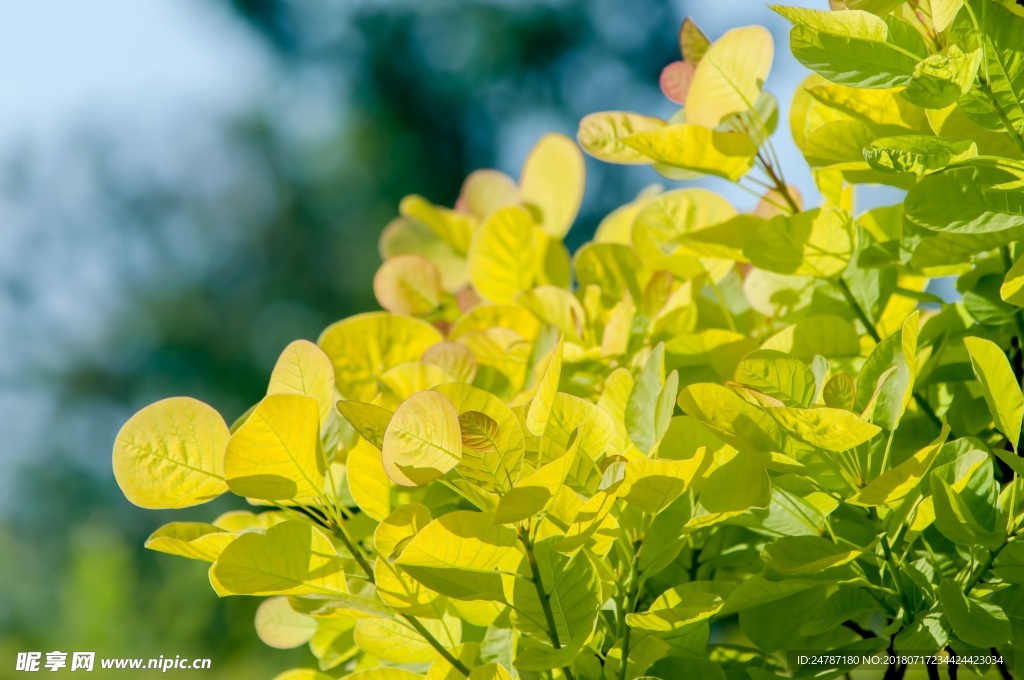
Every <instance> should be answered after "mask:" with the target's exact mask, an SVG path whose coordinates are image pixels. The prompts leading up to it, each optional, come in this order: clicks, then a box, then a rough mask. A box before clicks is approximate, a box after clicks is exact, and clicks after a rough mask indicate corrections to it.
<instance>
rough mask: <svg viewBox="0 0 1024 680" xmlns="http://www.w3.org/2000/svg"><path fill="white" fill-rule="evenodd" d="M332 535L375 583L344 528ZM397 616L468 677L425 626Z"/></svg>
mask: <svg viewBox="0 0 1024 680" xmlns="http://www.w3.org/2000/svg"><path fill="white" fill-rule="evenodd" d="M334 535H335V536H337V537H338V538H339V539H341V542H342V543H343V544H344V545H345V547H346V548H347V549H348V551H349V552H350V553H352V557H354V558H355V560H356V562H357V563H358V564H359V567H360V569H362V570H363V572H364V573H365V574H366V578H367V580H369V581H370V583H375V582H376V581H375V579H374V576H373V567H371V566H370V562H369V561H368V560H367V559H366V556H365V555H363V551H362V550H361V549H360V548H359V547H358V546H356V544H355V541H353V540H352V537H351V536H349V534H348V531H347V530H346V529H345V527H344V526H342V525H341V524H336V525H335V527H334ZM399 614H400V616H401V617H402V618H403V619H405V620H406V621H407V622H408V623H409V625H410V626H412V628H413V630H415V631H416V632H417V633H419V634H420V637H422V638H423V639H424V640H425V641H426V642H427V644H428V645H430V646H431V647H433V648H434V650H435V651H436V652H437V653H438V654H440V655H441V657H442V658H443V659H444V660H445V661H447V662H448V663H449V664H451V666H452V668H454V669H455V670H457V671H458V672H459V673H462V675H463V676H465V677H467V678H468V677H469V674H470V670H469V667H468V666H466V664H464V663H462V662H461V661H460V660H459V659H457V658H456V657H455V656H454V655H452V653H451V652H449V651H448V649H447V648H446V647H445V646H444V645H442V644H441V641H440V640H438V639H437V638H436V637H434V635H433V633H431V632H430V631H429V630H427V628H426V626H424V625H423V624H422V623H421V622H420V620H419V619H417V618H416V617H415V616H413V615H411V614H406V613H404V612H399Z"/></svg>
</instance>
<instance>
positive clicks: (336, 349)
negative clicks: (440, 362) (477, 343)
mask: <svg viewBox="0 0 1024 680" xmlns="http://www.w3.org/2000/svg"><path fill="white" fill-rule="evenodd" d="M441 340H443V338H442V337H441V334H440V333H439V332H438V331H437V329H436V328H434V327H433V326H431V325H430V324H428V323H426V322H425V321H420V320H419V319H412V318H410V317H407V316H398V315H397V314H389V313H387V312H371V313H368V314H357V315H356V316H352V317H349V318H347V319H345V320H344V321H339V322H337V323H335V324H332V325H330V326H328V327H327V328H326V329H325V330H324V332H323V333H321V334H320V339H319V340H318V341H317V344H318V345H320V349H322V350H323V351H324V352H325V353H326V354H327V356H328V357H330V359H331V363H332V364H333V365H334V377H335V381H336V382H337V385H338V391H339V392H341V396H342V397H344V398H345V399H354V400H355V401H363V402H370V401H373V398H374V397H376V396H377V393H378V392H379V391H380V390H379V388H378V385H377V378H378V376H380V375H381V374H383V373H384V372H385V371H387V370H388V369H389V368H393V367H395V366H397V365H399V364H404V363H406V362H409V361H418V360H419V358H420V357H421V356H423V353H424V352H425V351H427V348H429V347H430V346H431V345H436V344H437V343H439V342H441Z"/></svg>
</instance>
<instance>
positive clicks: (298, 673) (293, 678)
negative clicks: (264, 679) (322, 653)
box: [274, 668, 397, 680]
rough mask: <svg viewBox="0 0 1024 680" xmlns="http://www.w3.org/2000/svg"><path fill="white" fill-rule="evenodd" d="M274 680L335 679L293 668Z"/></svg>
mask: <svg viewBox="0 0 1024 680" xmlns="http://www.w3.org/2000/svg"><path fill="white" fill-rule="evenodd" d="M349 677H352V676H349ZM274 680H334V678H332V677H331V676H329V675H327V674H326V673H321V672H320V671H317V670H313V669H312V668H293V669H291V670H287V671H284V672H283V673H278V674H277V675H275V676H274ZM378 680H383V679H378ZM396 680H397V679H396Z"/></svg>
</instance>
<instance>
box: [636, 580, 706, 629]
mask: <svg viewBox="0 0 1024 680" xmlns="http://www.w3.org/2000/svg"><path fill="white" fill-rule="evenodd" d="M694 585H697V584H694V583H686V584H683V585H681V586H677V587H676V588H672V589H670V590H667V591H665V592H664V593H662V594H661V595H660V596H658V599H656V600H655V601H654V602H653V603H652V604H651V606H650V608H649V609H648V610H647V611H646V612H642V613H638V614H635V613H629V614H626V625H627V626H629V627H630V628H637V629H640V630H651V631H655V632H659V633H667V632H670V631H675V630H679V629H680V628H685V627H686V626H689V625H692V624H694V623H699V622H701V621H707V620H708V619H710V618H711V617H712V616H714V615H715V614H717V613H718V612H719V611H720V610H721V609H722V605H724V604H725V602H724V601H723V600H722V598H721V597H719V596H718V595H716V594H715V593H709V592H700V591H695V589H694V588H692V587H691V586H694Z"/></svg>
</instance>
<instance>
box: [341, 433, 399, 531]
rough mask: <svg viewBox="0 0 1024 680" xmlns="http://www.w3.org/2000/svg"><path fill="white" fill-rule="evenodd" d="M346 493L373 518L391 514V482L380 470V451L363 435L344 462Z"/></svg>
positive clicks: (382, 517)
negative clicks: (347, 491) (363, 437)
mask: <svg viewBox="0 0 1024 680" xmlns="http://www.w3.org/2000/svg"><path fill="white" fill-rule="evenodd" d="M345 466H346V475H345V479H346V480H347V481H348V490H349V494H350V495H351V496H352V499H353V500H355V502H356V504H357V505H358V506H359V507H360V509H362V511H363V512H365V513H366V514H367V515H369V516H370V517H372V518H373V519H375V520H377V521H378V522H381V521H383V520H384V518H385V517H387V516H388V515H389V514H391V489H392V486H393V483H392V482H391V479H390V478H389V477H388V475H387V473H386V472H384V465H383V463H382V462H381V453H380V451H378V450H376V449H375V448H373V445H372V444H370V443H369V442H367V441H366V440H365V439H361V440H359V443H358V444H356V445H355V446H354V447H353V448H352V449H351V450H350V451H349V452H348V459H347V460H346V462H345Z"/></svg>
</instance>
